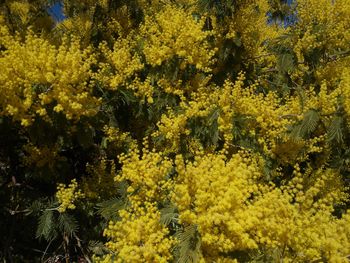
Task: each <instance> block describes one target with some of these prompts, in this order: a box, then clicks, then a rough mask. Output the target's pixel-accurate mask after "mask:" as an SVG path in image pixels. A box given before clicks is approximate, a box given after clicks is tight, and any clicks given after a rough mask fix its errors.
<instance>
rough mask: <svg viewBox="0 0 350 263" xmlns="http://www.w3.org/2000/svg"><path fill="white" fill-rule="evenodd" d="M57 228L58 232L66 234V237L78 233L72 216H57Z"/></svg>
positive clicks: (75, 221) (65, 214)
mask: <svg viewBox="0 0 350 263" xmlns="http://www.w3.org/2000/svg"><path fill="white" fill-rule="evenodd" d="M57 221H58V228H59V230H60V232H63V233H65V234H67V235H68V236H72V235H73V234H75V233H76V232H77V231H78V228H79V226H78V222H77V220H76V219H75V218H74V216H72V215H70V214H67V213H62V214H60V215H59V216H58V220H57Z"/></svg>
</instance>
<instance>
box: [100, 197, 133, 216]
mask: <svg viewBox="0 0 350 263" xmlns="http://www.w3.org/2000/svg"><path fill="white" fill-rule="evenodd" d="M125 206H126V203H125V201H124V200H123V199H121V198H117V197H115V198H112V199H110V200H107V201H104V202H101V203H98V204H97V205H96V208H97V212H98V214H100V215H101V216H102V217H103V218H105V219H106V220H110V219H115V218H117V216H118V214H117V212H118V211H119V210H121V209H123V208H124V207H125Z"/></svg>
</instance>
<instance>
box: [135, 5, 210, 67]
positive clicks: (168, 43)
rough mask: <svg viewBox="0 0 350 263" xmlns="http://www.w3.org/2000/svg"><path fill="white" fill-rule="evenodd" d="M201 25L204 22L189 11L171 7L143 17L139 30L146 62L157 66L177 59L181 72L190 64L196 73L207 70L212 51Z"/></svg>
mask: <svg viewBox="0 0 350 263" xmlns="http://www.w3.org/2000/svg"><path fill="white" fill-rule="evenodd" d="M204 23H205V20H204V19H195V18H194V17H193V15H192V14H191V12H188V11H186V10H185V9H183V8H179V7H176V6H173V5H165V6H164V8H163V9H162V10H161V11H159V12H157V13H156V14H147V15H146V18H145V22H144V24H143V25H142V26H141V28H140V34H141V36H142V37H143V41H144V48H143V53H144V55H145V57H146V61H147V63H148V64H150V65H152V66H160V65H161V64H162V63H163V62H164V61H169V60H170V59H171V58H174V57H177V58H178V59H180V60H181V65H180V68H182V69H184V68H185V67H186V66H187V65H193V66H195V67H196V68H197V69H198V70H202V71H206V72H207V71H210V68H209V66H210V65H211V64H212V62H213V61H212V57H213V55H214V54H215V50H213V49H210V48H209V43H208V42H207V37H208V36H209V35H210V34H211V32H210V31H203V30H202V29H203V26H204ZM193 47H196V48H193Z"/></svg>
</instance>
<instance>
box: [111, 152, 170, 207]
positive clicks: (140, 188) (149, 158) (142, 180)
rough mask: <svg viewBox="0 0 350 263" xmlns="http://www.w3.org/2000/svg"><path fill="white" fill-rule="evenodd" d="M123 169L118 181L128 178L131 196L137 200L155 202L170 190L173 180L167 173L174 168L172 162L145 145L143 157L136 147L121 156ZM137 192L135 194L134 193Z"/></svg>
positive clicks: (117, 178) (116, 178)
mask: <svg viewBox="0 0 350 263" xmlns="http://www.w3.org/2000/svg"><path fill="white" fill-rule="evenodd" d="M119 159H120V161H121V163H122V165H123V169H122V171H121V174H120V175H119V176H116V177H115V180H116V181H123V180H128V181H129V182H130V186H129V188H128V192H129V193H131V195H130V198H131V200H133V201H135V202H136V201H137V202H146V201H149V202H154V201H156V200H160V199H161V197H162V196H163V194H164V192H167V191H168V190H169V187H171V182H170V181H169V180H168V179H167V175H168V174H169V173H170V171H171V168H172V162H171V161H170V160H168V159H167V158H165V157H164V156H163V155H162V154H161V153H157V152H155V151H148V149H147V147H145V148H144V149H143V151H142V157H140V152H139V150H137V148H136V147H133V148H131V150H130V152H129V153H128V154H127V155H124V154H122V155H121V156H120V157H119ZM134 192H135V193H136V194H135V195H133V194H132V193H134Z"/></svg>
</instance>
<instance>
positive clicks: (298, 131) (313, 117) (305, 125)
mask: <svg viewBox="0 0 350 263" xmlns="http://www.w3.org/2000/svg"><path fill="white" fill-rule="evenodd" d="M319 122H320V114H319V112H318V111H316V110H314V109H311V110H308V111H307V112H306V113H305V114H304V118H303V120H302V121H301V122H300V123H299V124H297V125H296V126H295V127H294V128H293V130H292V131H291V137H292V138H294V139H301V138H306V137H307V136H309V135H310V134H311V133H312V132H314V131H315V130H316V128H317V125H318V124H319Z"/></svg>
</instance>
